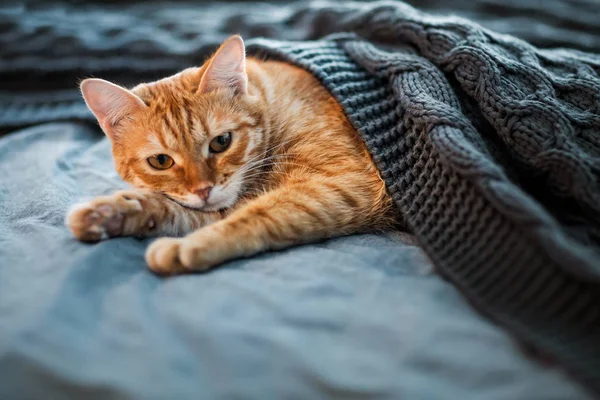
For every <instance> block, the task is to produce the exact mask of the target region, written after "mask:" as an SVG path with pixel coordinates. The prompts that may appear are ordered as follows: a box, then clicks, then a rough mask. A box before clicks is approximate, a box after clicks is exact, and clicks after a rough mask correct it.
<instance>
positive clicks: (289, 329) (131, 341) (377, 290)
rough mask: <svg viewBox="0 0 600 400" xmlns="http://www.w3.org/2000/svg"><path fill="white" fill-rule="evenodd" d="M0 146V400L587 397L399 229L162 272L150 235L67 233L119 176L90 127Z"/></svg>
mask: <svg viewBox="0 0 600 400" xmlns="http://www.w3.org/2000/svg"><path fill="white" fill-rule="evenodd" d="M0 154H2V158H1V159H0V174H1V176H2V179H1V180H0V226H2V227H3V229H2V230H1V231H0V260H2V262H1V263H0V398H1V399H40V398H48V399H50V398H51V399H67V398H86V399H111V400H115V399H129V398H144V399H164V398H177V399H189V398H195V399H199V398H202V399H208V398H216V397H220V398H228V399H235V398H253V399H267V398H288V399H293V398H298V399H300V398H304V399H307V398H310V399H317V398H325V397H333V398H369V399H372V398H395V399H397V398H407V399H421V398H422V399H427V398H431V399H482V398H485V399H507V398H509V399H540V400H542V399H543V400H549V399H584V398H587V397H586V394H585V393H584V392H583V391H582V389H581V388H580V387H579V386H578V385H577V384H576V383H574V382H572V381H571V380H569V378H568V377H567V376H565V374H564V373H563V372H562V371H561V370H559V369H556V368H550V367H543V366H541V365H540V364H537V363H536V362H535V361H533V360H530V359H528V358H526V357H525V356H524V354H523V353H522V352H521V351H520V349H519V348H518V347H517V346H516V344H515V343H514V342H513V341H512V339H510V338H509V337H508V335H507V334H506V333H504V332H503V331H502V330H500V329H498V328H497V327H496V326H494V325H493V324H491V323H490V322H487V321H486V320H484V319H483V318H482V317H480V316H479V315H477V314H476V313H475V312H474V311H473V310H472V309H471V308H470V307H469V306H468V305H467V304H466V302H465V301H464V300H463V299H462V298H461V297H460V295H459V294H458V293H457V291H456V290H455V289H454V288H453V287H452V286H451V285H450V284H448V283H446V282H444V281H443V280H442V279H441V278H439V277H438V276H437V275H435V274H434V273H432V268H431V265H430V264H429V262H428V260H427V258H426V257H425V256H424V254H423V253H422V252H421V250H420V249H419V247H417V246H415V245H414V244H413V243H412V241H411V237H410V236H409V235H405V234H404V235H403V234H400V233H390V234H387V235H380V236H377V235H358V236H352V237H347V238H340V239H334V240H330V241H326V242H322V243H319V244H315V245H310V246H302V247H297V248H293V249H290V250H287V251H281V252H277V253H269V254H264V255H261V256H258V257H254V258H252V259H248V260H239V261H234V262H230V263H228V264H227V265H225V266H224V267H223V268H221V269H219V270H216V271H214V272H212V273H207V274H199V275H187V276H181V277H175V278H170V279H162V278H158V277H156V276H154V275H152V274H151V273H150V272H149V271H147V270H146V267H145V265H144V261H143V253H144V249H145V247H146V246H147V244H148V241H147V240H137V239H132V238H120V239H114V240H109V241H104V242H101V243H99V244H96V245H85V244H81V243H78V242H77V241H75V240H74V239H73V238H72V237H71V235H70V233H69V232H68V230H67V229H66V228H65V226H64V225H63V219H64V214H65V211H66V209H67V207H68V205H69V204H70V203H72V202H73V201H77V200H79V199H83V198H86V197H89V196H92V195H97V194H100V193H108V192H110V191H112V190H114V189H116V188H119V187H122V185H123V184H122V183H121V182H120V180H119V179H118V177H117V175H116V173H115V172H114V170H113V169H112V166H111V164H112V161H111V157H110V149H109V143H108V141H107V140H106V139H104V138H103V137H102V135H101V134H100V132H99V131H98V129H97V128H95V127H93V126H90V125H84V124H75V123H54V124H45V125H40V126H37V127H33V128H30V129H26V130H23V131H20V132H15V133H14V134H12V135H9V136H6V137H4V138H2V139H1V140H0ZM221 396H222V397H221Z"/></svg>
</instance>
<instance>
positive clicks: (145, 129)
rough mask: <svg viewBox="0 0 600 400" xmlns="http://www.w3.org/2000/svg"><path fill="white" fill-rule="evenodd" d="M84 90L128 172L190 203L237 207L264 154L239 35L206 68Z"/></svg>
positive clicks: (93, 82) (86, 85)
mask: <svg viewBox="0 0 600 400" xmlns="http://www.w3.org/2000/svg"><path fill="white" fill-rule="evenodd" d="M81 91H82V93H83V97H84V98H85V101H86V103H87V105H88V107H89V108H90V110H91V111H92V112H93V113H94V115H95V116H96V118H97V119H98V122H99V123H100V126H101V127H102V130H103V131H104V132H105V133H106V135H107V136H108V137H109V138H110V140H111V142H112V149H113V156H114V159H115V166H116V168H117V171H118V172H119V174H120V175H121V177H122V178H123V179H124V180H125V181H127V182H128V183H130V184H132V185H133V186H135V187H140V188H148V189H152V190H155V191H159V192H162V193H164V194H165V195H166V196H168V197H169V198H171V199H172V200H174V201H177V202H178V203H180V204H182V205H185V206H187V207H191V208H197V209H203V210H218V209H223V208H227V207H230V206H231V205H233V204H234V203H235V202H236V200H237V199H238V198H239V196H240V195H241V194H242V193H243V192H244V190H245V189H246V183H247V182H245V177H244V175H245V174H246V173H247V172H249V171H251V170H252V169H253V168H254V166H256V165H257V164H258V163H260V161H261V156H262V153H264V151H263V150H264V148H263V147H262V146H263V145H264V142H265V141H264V140H263V139H264V138H263V132H264V126H263V120H264V118H263V114H262V111H261V110H262V109H263V108H264V107H263V106H262V105H261V100H260V96H258V95H256V93H254V94H252V95H251V93H249V92H248V74H247V71H246V58H245V50H244V42H243V41H242V39H241V38H240V37H239V36H233V37H231V38H229V39H228V40H227V41H225V43H223V45H222V46H221V47H220V48H219V50H218V51H217V52H216V53H215V55H214V56H213V57H212V58H210V59H209V60H208V61H207V62H206V63H205V64H204V65H203V66H202V67H200V68H190V69H187V70H185V71H183V72H181V73H179V74H177V75H174V76H172V77H169V78H165V79H162V80H160V81H157V82H153V83H149V84H141V85H139V86H137V87H135V88H133V89H132V90H127V89H125V88H122V87H120V86H117V85H115V84H112V83H110V82H107V81H104V80H100V79H86V80H84V81H83V82H82V84H81ZM247 175H250V174H247Z"/></svg>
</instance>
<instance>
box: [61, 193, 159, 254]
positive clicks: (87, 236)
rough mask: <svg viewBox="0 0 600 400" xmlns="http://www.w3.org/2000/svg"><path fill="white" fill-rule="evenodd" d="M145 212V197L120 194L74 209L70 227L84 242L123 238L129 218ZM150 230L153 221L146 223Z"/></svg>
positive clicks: (70, 216)
mask: <svg viewBox="0 0 600 400" xmlns="http://www.w3.org/2000/svg"><path fill="white" fill-rule="evenodd" d="M142 211H143V195H141V194H140V193H138V192H135V191H121V192H117V193H115V194H113V195H110V196H102V197H97V198H95V199H94V200H92V201H90V202H87V203H82V204H77V205H75V206H73V207H72V208H71V209H70V211H69V213H68V214H67V219H66V222H67V226H68V227H69V228H70V229H71V231H72V232H73V235H74V236H75V237H76V238H77V239H79V240H82V241H85V242H96V241H98V240H102V239H107V238H109V237H113V236H120V235H123V233H124V229H125V226H126V222H129V221H127V219H128V218H129V219H131V218H130V217H132V216H135V215H139V214H141V212H142ZM147 224H148V225H149V226H148V227H149V228H152V226H150V225H152V224H154V222H153V221H152V220H149V221H147Z"/></svg>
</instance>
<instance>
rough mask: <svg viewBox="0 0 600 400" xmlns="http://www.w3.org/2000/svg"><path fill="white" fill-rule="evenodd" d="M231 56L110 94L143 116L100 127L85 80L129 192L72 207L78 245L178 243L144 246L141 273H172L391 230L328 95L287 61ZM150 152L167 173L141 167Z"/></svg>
mask: <svg viewBox="0 0 600 400" xmlns="http://www.w3.org/2000/svg"><path fill="white" fill-rule="evenodd" d="M240 45H241V46H242V47H241V48H240V47H236V46H240ZM225 46H228V48H226V49H225V50H223V49H224V48H225ZM232 49H233V50H232ZM240 51H241V53H239V52H240ZM224 52H228V53H227V54H225V55H223V53H224ZM236 52H237V53H236ZM238 53H239V54H241V57H243V43H242V42H241V39H240V38H239V37H233V38H230V39H229V40H228V41H227V42H225V44H224V45H223V46H222V47H221V50H219V51H218V52H217V53H216V54H215V55H214V56H213V57H212V58H211V59H210V60H209V61H208V62H207V63H206V64H205V65H204V66H203V67H201V68H190V69H186V70H184V71H182V72H181V73H179V74H177V75H174V76H172V77H169V78H165V79H162V80H160V81H157V82H153V83H148V84H141V85H139V86H137V87H135V88H133V89H132V90H131V91H130V92H127V93H120V92H118V91H117V92H115V93H112V94H111V96H112V97H111V98H114V97H116V98H119V99H120V100H121V101H124V102H126V101H132V102H137V101H138V100H137V99H135V97H137V98H138V99H141V101H142V102H143V103H144V104H145V107H144V108H143V109H138V108H139V107H137V106H136V107H133V105H132V107H129V108H128V107H124V108H123V107H121V108H119V109H118V110H108V111H109V112H110V115H111V117H112V119H111V120H110V121H105V120H102V118H101V115H104V114H102V113H104V112H105V111H106V110H104V109H102V110H98V108H97V107H98V106H97V104H101V106H103V107H104V106H105V104H104V103H101V102H100V103H99V102H98V97H97V96H103V95H104V94H103V92H99V93H98V92H93V91H92V89H93V88H92V89H90V88H87V89H86V88H85V82H84V85H82V90H83V92H84V96H85V97H86V101H87V102H88V105H90V108H91V109H92V111H94V112H95V113H96V115H97V116H98V119H99V121H100V124H101V126H102V128H103V129H104V131H105V132H106V133H107V135H108V136H109V137H110V138H111V140H112V143H113V155H114V159H115V166H116V168H117V171H118V172H119V174H120V175H121V176H122V177H123V179H124V180H125V181H127V182H129V183H131V184H132V185H133V186H134V187H137V188H139V190H133V191H129V192H120V193H118V194H115V195H113V196H108V197H102V198H98V199H96V200H94V201H92V202H90V203H87V204H84V205H79V206H77V207H76V208H74V211H72V212H71V213H70V215H69V217H68V224H69V226H70V227H71V229H72V230H73V232H74V234H75V236H76V237H78V238H79V239H81V240H98V239H101V238H103V237H108V236H119V235H136V236H149V235H156V236H158V235H163V236H164V235H178V236H180V235H186V234H187V236H185V237H182V238H162V239H158V240H156V241H155V242H153V243H152V244H151V246H150V247H149V248H148V251H147V254H146V260H147V262H148V264H149V266H150V268H151V269H152V270H153V271H155V272H158V273H165V274H172V273H179V272H185V271H195V270H205V269H208V268H210V267H213V266H215V265H218V264H220V263H222V262H224V261H226V260H229V259H233V258H237V257H243V256H249V255H252V254H255V253H257V252H261V251H264V250H268V249H277V248H283V247H286V246H290V245H294V244H298V243H304V242H310V241H314V240H319V239H323V238H328V237H333V236H339V235H346V234H351V233H355V232H360V231H365V230H373V229H382V228H385V227H387V226H388V225H389V224H390V222H391V221H392V218H391V213H392V210H391V201H390V198H389V196H388V195H387V192H386V189H385V185H384V182H383V181H382V179H381V178H380V176H379V174H378V171H377V169H376V167H375V166H374V164H373V162H372V160H371V158H370V156H369V153H368V152H367V150H366V148H365V146H364V144H363V142H362V141H361V139H360V138H359V137H358V135H357V133H356V131H355V130H354V129H353V128H352V126H351V124H350V123H349V121H348V120H347V119H346V117H345V115H344V113H343V111H342V108H341V107H340V105H339V104H338V103H337V102H336V101H335V100H334V99H333V97H332V96H331V95H330V94H329V93H328V92H327V91H326V90H325V89H324V88H323V87H322V86H321V85H320V84H319V82H318V81H317V80H316V79H315V78H314V77H313V76H312V75H310V74H309V73H307V72H306V71H304V70H302V69H300V68H298V67H295V66H292V65H289V64H285V63H281V62H275V61H261V60H258V59H252V58H249V59H247V60H246V61H245V64H240V65H233V64H235V63H236V62H237V61H241V62H244V60H243V59H242V60H237V59H235V58H236V57H237V56H236V54H238ZM232 59H235V60H233V61H230V60H232ZM215 60H216V61H215ZM236 60H237V61H236ZM228 63H229V64H232V66H231V71H229V70H228V69H227V68H228V66H227V65H228ZM211 64H212V65H213V66H214V65H216V66H217V67H218V68H219V70H218V71H216V68H217V67H212V69H211V67H210V65H211ZM213 70H215V71H213ZM242 70H243V72H240V71H242ZM240 73H243V75H240ZM231 74H237V75H234V76H233V78H232V75H231ZM245 79H247V81H246V80H245ZM203 82H210V85H208V84H206V83H203ZM219 83H221V85H220V86H219ZM246 83H247V86H245V85H246ZM88 86H90V85H88ZM90 87H91V86H90ZM108 89H109V90H113V89H111V88H108ZM86 90H87V93H86ZM122 90H125V89H122ZM131 93H133V94H134V95H135V96H133V98H134V100H128V99H131V96H130V94H131ZM94 96H96V97H94ZM100 100H102V98H100ZM136 104H137V103H136ZM94 107H95V108H94ZM123 109H125V110H127V111H126V112H125V113H124V114H123V115H119V110H123ZM130 109H135V111H134V112H128V110H130ZM115 115H117V116H118V118H117V117H115ZM225 132H232V142H231V145H230V147H229V148H228V149H227V150H226V151H224V152H222V153H217V154H209V153H208V143H209V142H210V141H211V140H212V139H213V138H214V137H216V136H218V135H222V134H224V133H225ZM157 154H167V155H169V156H170V157H172V158H173V160H174V165H173V166H172V167H171V168H168V169H166V170H154V169H152V167H150V166H149V164H148V162H147V161H146V159H147V158H148V157H151V156H155V155H157ZM206 186H214V188H213V191H212V192H211V193H212V194H210V195H209V197H208V199H207V200H206V202H204V203H203V202H202V201H201V200H198V199H196V198H195V197H194V196H195V195H194V192H195V191H196V190H198V188H203V187H206ZM232 188H233V189H236V188H237V190H233V189H232ZM228 190H230V191H229V192H228ZM167 196H168V197H167ZM219 196H221V197H222V198H219ZM213 197H214V199H213ZM198 204H201V205H200V206H199V205H198ZM182 205H183V206H182ZM195 208H197V209H195Z"/></svg>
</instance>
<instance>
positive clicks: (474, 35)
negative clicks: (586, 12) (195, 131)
mask: <svg viewBox="0 0 600 400" xmlns="http://www.w3.org/2000/svg"><path fill="white" fill-rule="evenodd" d="M553 4H554V3H553ZM273 15H274V17H273V18H275V21H274V22H272V23H271V22H268V21H263V22H262V23H260V24H259V23H255V24H254V25H253V24H252V23H250V22H248V21H246V20H244V19H243V18H241V17H240V18H241V19H232V20H231V21H233V22H235V24H236V25H235V26H236V29H237V30H238V31H239V30H240V29H241V30H242V33H244V31H245V30H246V29H247V28H249V27H252V26H254V27H255V28H256V29H259V31H257V30H254V31H249V32H250V34H254V35H256V34H257V32H258V33H265V32H266V33H268V34H269V36H278V37H280V38H282V37H283V38H285V39H298V38H300V39H314V38H319V37H322V36H323V35H326V34H330V33H332V32H348V33H342V34H336V35H335V36H329V37H326V38H324V39H320V40H313V41H300V42H298V41H275V40H270V39H262V40H254V41H250V43H249V47H248V49H249V51H251V52H254V53H260V54H263V55H265V56H269V57H274V58H280V59H284V60H287V61H289V62H292V63H295V64H297V65H299V66H302V67H303V68H306V69H307V70H309V71H310V72H312V73H313V74H314V75H315V76H316V77H317V78H318V79H320V81H321V82H322V83H323V85H324V86H325V87H327V88H328V89H329V90H330V91H331V93H332V94H333V95H334V96H335V97H336V98H337V99H338V101H339V102H340V104H341V105H342V106H343V108H344V110H345V112H346V114H347V115H348V117H349V119H350V121H351V122H352V123H353V124H354V126H355V127H356V129H357V131H358V132H359V133H360V135H361V137H362V138H363V139H364V141H365V142H366V144H367V146H368V148H369V150H370V152H371V154H372V156H373V158H374V160H375V162H376V163H377V166H378V168H379V170H380V171H381V174H382V176H383V178H384V179H385V181H386V183H387V186H388V189H389V192H390V193H391V195H392V197H393V199H394V201H395V203H396V205H397V206H398V208H399V209H400V210H401V212H402V215H403V217H404V219H405V220H404V222H405V223H406V225H407V226H408V227H410V229H412V230H413V231H414V233H415V234H416V236H417V237H418V239H419V241H420V244H421V245H422V246H423V247H424V248H425V249H426V251H427V252H428V254H429V256H430V257H431V259H432V260H433V261H434V263H435V264H436V266H437V268H438V271H439V272H440V273H441V274H443V275H444V276H445V277H447V278H448V279H449V280H450V281H451V282H452V283H453V284H454V285H455V286H456V287H457V288H458V289H459V290H460V291H461V292H462V293H463V294H465V295H466V296H467V297H468V298H469V299H470V300H471V301H472V303H473V304H474V305H475V306H476V307H477V308H478V309H480V310H481V311H482V312H483V313H485V314H486V315H488V316H490V317H491V318H493V319H494V320H495V321H497V322H498V323H500V324H501V325H503V326H504V327H506V328H508V329H509V330H511V331H512V332H513V333H514V334H515V335H517V336H518V337H520V338H521V339H524V340H526V341H528V342H530V343H533V344H535V345H536V346H538V347H539V348H540V349H542V350H544V351H545V352H547V353H548V354H550V355H553V356H554V357H555V358H556V359H557V360H559V361H561V362H562V363H563V364H564V365H565V366H566V367H567V368H568V369H570V370H571V371H572V372H573V373H574V374H575V376H577V377H579V378H580V379H581V380H582V381H583V382H585V383H586V384H587V385H588V387H589V388H590V389H592V390H593V391H594V392H596V393H597V394H600V57H599V56H596V55H592V54H588V53H582V52H579V51H575V50H540V49H537V48H535V47H533V46H532V45H530V44H528V43H526V42H523V41H521V40H519V39H516V38H514V37H512V36H507V35H503V34H497V33H493V32H490V31H488V30H486V29H484V28H482V27H481V26H478V25H476V24H474V23H472V22H469V21H467V20H464V19H459V18H456V17H434V16H430V15H428V14H425V13H422V12H419V11H416V10H415V9H413V8H412V7H410V6H408V5H405V4H403V3H401V2H393V3H390V2H383V3H373V4H369V5H361V6H358V5H348V6H324V7H322V8H319V7H312V8H310V7H309V8H306V9H298V10H297V11H296V12H295V13H292V14H289V15H287V16H286V17H285V18H287V20H286V21H287V22H285V23H283V22H282V20H280V19H281V18H283V17H281V16H277V15H278V14H277V13H273ZM180 16H181V18H186V15H183V14H180ZM277 18H280V19H279V20H278V19H277ZM285 18H284V19H285ZM231 21H230V22H231ZM302 21H304V22H302ZM306 21H310V22H309V23H307V22H306ZM233 22H232V23H233ZM588 23H589V24H594V23H596V20H592V19H589V21H588ZM300 25H302V26H304V28H305V29H304V30H299V28H298V26H300ZM15 26H16V25H15ZM182 26H183V25H182ZM275 26H278V27H279V28H281V27H285V26H287V27H293V28H294V29H292V30H290V29H288V30H286V29H283V28H282V30H281V31H273V30H272V29H274V27H275ZM317 28H318V29H317ZM260 29H262V30H263V31H264V32H263V31H260ZM552 32H554V31H552ZM279 33H281V35H279ZM559 36H560V35H555V39H556V40H559V39H560V37H559ZM81 37H84V36H83V35H82V36H81ZM161 37H163V38H164V36H161ZM217 39H219V40H220V39H221V38H220V37H219V38H214V40H213V39H211V40H208V41H206V40H205V41H200V42H198V43H201V44H202V45H203V46H204V45H206V46H208V47H207V48H210V46H209V44H210V45H212V44H213V43H214V44H216V42H217ZM123 40H125V39H123ZM584 42H585V41H583V39H582V43H584ZM187 43H188V44H189V43H192V42H187ZM145 46H147V47H143V46H142V47H141V48H140V47H136V49H137V50H136V52H141V53H144V49H147V48H150V50H148V51H149V52H150V53H153V54H154V56H153V57H146V55H144V54H141V55H139V54H137V53H136V54H132V55H129V59H128V58H127V57H125V56H124V55H119V57H117V58H108V59H107V60H100V59H98V60H97V61H98V64H94V63H93V62H92V63H91V64H90V65H94V66H96V67H97V68H96V69H95V70H94V71H95V72H97V73H98V75H97V76H103V77H107V78H110V77H111V76H110V73H111V72H114V71H121V72H122V73H123V68H125V69H126V70H127V71H129V72H131V71H136V72H135V73H127V71H126V72H125V73H123V74H124V75H127V76H128V77H129V78H130V79H132V80H133V78H139V77H141V76H143V77H146V76H154V75H158V74H160V73H163V72H164V71H165V70H170V69H172V68H175V67H183V66H185V65H182V64H185V63H186V62H194V63H195V64H199V63H200V62H199V61H198V60H195V59H194V57H197V58H200V57H198V56H197V55H196V56H194V55H193V54H194V52H193V51H189V50H190V49H187V50H185V49H186V47H185V46H184V45H183V44H182V45H181V47H179V48H177V52H175V53H177V54H174V55H173V57H171V56H170V55H169V54H168V51H166V50H164V49H162V50H160V51H158V50H157V51H155V50H156V49H154V50H152V48H151V47H152V46H153V42H152V41H149V42H147V43H146V42H145ZM157 48H160V46H157ZM194 48H196V47H193V48H192V50H193V49H194ZM14 51H16V52H18V51H19V49H18V47H15V50H14ZM161 51H163V53H161ZM165 51H166V53H165ZM186 51H188V53H189V54H192V55H191V56H190V57H188V58H184V56H185V52H186ZM172 52H174V51H172ZM205 53H206V49H204V50H203V51H202V54H205ZM160 54H162V55H166V57H159V56H158V55H160ZM198 54H200V53H198ZM13 56H14V57H12V58H11V57H9V58H7V59H6V61H4V63H3V64H2V63H0V70H2V71H4V72H5V73H7V74H9V73H10V72H9V70H10V71H17V72H19V71H21V70H23V71H27V73H28V74H29V75H28V76H29V79H30V80H32V79H37V78H36V77H38V76H41V77H44V76H46V77H47V76H54V75H52V74H58V75H56V76H61V75H60V73H61V71H62V70H61V68H63V67H64V65H63V64H65V63H62V64H61V61H62V59H60V58H56V59H52V60H51V59H48V60H46V62H45V63H40V62H29V61H28V60H29V58H27V57H19V56H17V55H13ZM65 57H66V56H65ZM182 57H183V58H182ZM90 59H91V58H90V57H88V58H87V60H88V61H89V60H90ZM71 61H72V62H69V63H67V64H68V65H71V66H73V65H74V67H72V68H75V69H74V70H73V71H71V70H69V71H66V70H65V71H63V72H64V73H67V74H77V73H78V71H83V70H86V68H85V66H82V64H81V62H82V59H81V58H76V57H75V58H73V60H71ZM196 61H198V62H196ZM28 62H29V64H28ZM119 63H120V64H119ZM65 65H66V64H65ZM4 67H6V68H8V69H6V70H4V69H2V68H4ZM63 69H64V68H63ZM17 72H15V74H16V73H17ZM103 72H106V73H108V76H106V74H103V75H101V73H103ZM6 76H8V75H6ZM9 78H10V77H9ZM9 78H6V82H7V85H8V84H10V82H9V81H10V80H11V79H12V78H11V79H9ZM40 81H43V82H42V84H46V85H48V84H49V83H48V82H49V80H48V79H45V80H44V79H40ZM49 96H51V97H52V99H51V100H48V99H45V98H44V97H43V96H41V95H40V96H38V95H36V96H32V95H31V94H28V93H26V94H24V95H23V98H22V99H21V98H19V97H16V100H15V97H14V96H12V95H11V97H10V99H9V100H8V101H9V102H10V104H11V105H10V106H7V107H2V110H0V126H14V125H19V124H23V123H34V122H39V121H45V120H52V119H57V118H58V119H63V118H90V117H91V115H90V114H89V113H88V112H87V111H86V109H85V107H84V105H83V104H82V103H81V102H80V101H79V100H77V99H78V97H77V93H75V92H74V91H64V92H61V91H54V92H50V94H49ZM61 99H62V100H61ZM0 100H3V99H1V98H0ZM21 100H22V101H21ZM397 323H401V322H397Z"/></svg>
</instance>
